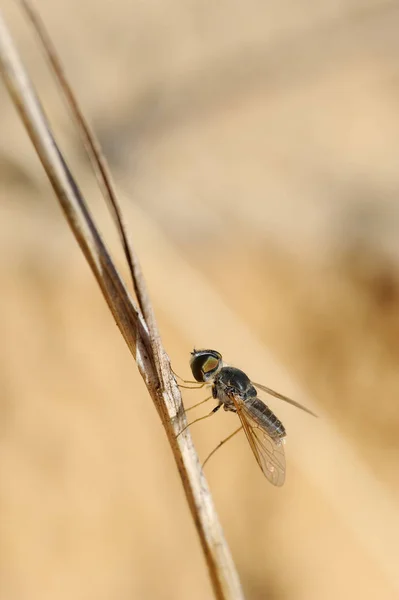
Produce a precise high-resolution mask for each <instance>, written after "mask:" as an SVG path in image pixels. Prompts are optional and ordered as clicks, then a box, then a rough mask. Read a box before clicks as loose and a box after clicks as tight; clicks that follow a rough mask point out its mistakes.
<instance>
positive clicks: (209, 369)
mask: <svg viewBox="0 0 399 600" xmlns="http://www.w3.org/2000/svg"><path fill="white" fill-rule="evenodd" d="M190 367H191V371H192V373H193V376H194V379H195V380H196V381H199V382H201V383H204V382H209V381H212V380H213V379H214V378H215V377H216V375H217V374H218V373H219V371H220V370H221V368H222V367H223V360H222V355H221V354H220V352H217V351H216V350H195V349H194V350H193V351H192V352H191V359H190Z"/></svg>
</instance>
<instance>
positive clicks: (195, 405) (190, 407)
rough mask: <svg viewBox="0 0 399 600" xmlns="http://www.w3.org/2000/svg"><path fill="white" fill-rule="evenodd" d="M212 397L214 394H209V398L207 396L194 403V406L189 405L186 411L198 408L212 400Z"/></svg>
mask: <svg viewBox="0 0 399 600" xmlns="http://www.w3.org/2000/svg"><path fill="white" fill-rule="evenodd" d="M212 398H213V396H208V398H205V400H201V402H197V404H194V406H189V407H188V408H186V409H185V410H186V412H188V411H189V410H192V409H193V408H197V406H200V405H201V404H204V403H205V402H208V401H209V400H212Z"/></svg>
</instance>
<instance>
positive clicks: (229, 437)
mask: <svg viewBox="0 0 399 600" xmlns="http://www.w3.org/2000/svg"><path fill="white" fill-rule="evenodd" d="M241 429H242V425H241V427H239V428H238V429H236V430H235V431H233V433H230V435H229V436H228V437H227V438H225V439H224V440H222V441H221V442H220V444H218V445H217V446H216V448H214V449H213V450H212V452H211V453H210V454H208V456H207V458H206V459H205V460H204V462H203V464H202V468H204V467H205V465H206V463H207V462H208V460H209V459H210V458H211V456H213V455H214V454H215V452H216V450H219V448H221V447H222V446H223V444H225V443H226V442H228V441H229V440H231V438H232V437H233V436H234V435H235V434H236V433H238V432H239V431H241Z"/></svg>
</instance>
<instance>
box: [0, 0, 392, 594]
mask: <svg viewBox="0 0 399 600" xmlns="http://www.w3.org/2000/svg"><path fill="white" fill-rule="evenodd" d="M2 4H3V5H4V6H3V8H4V11H5V15H6V17H7V20H8V23H9V25H10V26H11V27H12V31H13V32H14V34H15V36H16V39H17V40H18V43H19V48H20V50H21V52H22V53H23V57H24V59H25V61H26V63H27V65H28V67H29V69H30V72H31V75H32V77H33V79H34V81H35V83H36V85H37V87H38V90H39V93H40V96H41V98H42V101H43V103H44V105H45V107H46V109H47V110H48V112H49V115H50V117H51V119H52V121H53V123H54V126H55V127H56V131H57V133H58V135H59V136H60V140H62V143H63V147H64V148H65V150H66V152H67V155H68V157H69V160H70V164H71V166H72V168H73V169H74V172H75V174H76V176H78V177H79V181H80V183H81V185H82V188H83V190H84V191H85V193H86V196H87V198H88V199H89V200H90V203H91V206H92V209H93V211H94V212H95V214H96V216H97V217H98V218H99V220H100V223H101V228H102V231H103V233H104V236H105V237H106V239H107V240H109V241H110V243H112V245H113V248H115V249H116V248H117V242H116V236H115V234H114V232H113V229H112V225H111V224H110V220H109V218H108V216H107V215H106V211H105V209H104V207H103V205H102V202H101V199H100V194H99V191H98V190H97V188H96V186H95V183H94V181H93V178H92V176H91V174H90V170H89V168H88V164H87V160H86V158H85V157H84V153H83V150H82V148H81V146H80V143H79V141H78V140H77V138H76V134H75V132H74V131H73V128H72V126H71V124H70V121H69V119H68V116H67V114H66V112H65V109H64V107H63V105H62V103H61V102H60V100H59V98H58V95H57V90H56V89H55V86H54V84H53V82H52V80H51V78H50V76H49V74H48V71H47V69H46V67H45V65H44V64H43V61H42V57H41V53H40V51H39V50H38V48H37V45H36V42H35V39H34V36H33V35H32V33H31V32H30V30H29V28H28V27H27V25H26V23H25V22H24V20H23V19H22V18H21V15H20V13H18V11H16V10H15V7H14V6H13V3H10V2H4V3H2ZM36 6H37V8H38V9H39V10H40V12H41V15H42V17H43V18H44V20H45V23H46V25H47V27H48V29H49V31H50V32H51V35H52V37H53V40H54V41H55V42H56V45H57V47H58V49H59V52H60V55H61V57H62V59H63V61H64V64H65V67H66V70H67V73H68V75H69V76H70V79H71V81H72V83H73V85H74V87H75V91H76V92H77V94H78V97H79V98H80V100H81V102H82V106H83V108H84V111H85V113H86V115H87V116H88V117H89V119H90V120H91V122H92V124H93V125H94V128H95V130H96V132H97V133H98V135H99V137H100V139H101V142H102V144H103V147H104V151H105V153H106V155H107V157H108V159H109V161H110V165H111V168H112V171H113V173H114V176H115V179H116V181H117V184H118V187H119V189H120V191H121V195H122V199H123V207H124V211H125V214H126V218H127V220H128V222H129V228H130V231H131V237H132V239H133V241H134V243H135V246H136V248H137V250H138V252H139V255H140V257H141V260H142V264H143V268H144V271H145V273H146V276H147V281H148V285H149V287H150V290H151V292H152V297H153V301H154V306H155V308H156V312H157V318H158V321H159V325H160V329H161V332H162V335H163V338H164V342H165V346H166V348H167V350H168V351H169V353H170V356H171V358H172V363H173V367H174V368H175V370H176V371H177V372H178V373H179V374H180V375H181V376H183V377H189V376H190V373H189V367H188V359H189V353H190V351H191V350H192V348H193V346H196V347H214V348H216V349H218V350H219V351H221V352H222V353H223V355H224V357H225V359H226V360H227V361H229V362H231V363H232V364H234V365H236V366H238V367H241V368H243V369H244V370H246V372H247V373H248V374H249V375H250V376H251V377H253V379H255V380H258V381H261V382H264V383H265V384H266V385H269V386H271V387H274V388H277V389H278V390H280V391H281V392H283V393H286V394H289V395H291V396H294V397H295V398H296V399H298V400H300V401H301V402H303V403H305V404H307V405H308V406H309V407H311V408H313V409H314V410H316V411H317V412H318V413H319V414H320V416H321V418H320V419H318V420H317V421H316V420H313V419H311V418H310V417H307V416H306V415H305V414H303V413H300V412H299V411H296V410H295V409H293V408H291V407H287V406H282V405H281V403H278V401H270V405H271V406H272V408H273V409H274V410H275V411H276V413H277V414H278V415H279V416H280V417H281V418H282V420H283V421H284V424H285V426H286V428H287V431H288V440H287V445H286V454H287V480H286V484H285V486H284V487H283V488H282V489H274V488H273V487H272V486H271V485H269V484H268V482H267V481H266V480H265V479H264V478H263V477H262V475H261V473H260V471H259V469H258V467H257V465H256V462H255V460H254V459H253V457H252V455H251V452H250V449H249V447H248V446H247V444H246V440H245V438H244V437H243V436H242V437H241V438H240V437H239V436H238V437H237V438H235V439H234V440H233V441H231V443H230V444H229V445H228V446H226V447H225V448H223V449H221V450H220V452H218V453H217V455H216V456H215V457H214V458H213V459H212V461H211V462H210V463H209V467H207V474H208V477H209V482H210V485H211V488H212V491H213V493H214V498H215V502H216V505H217V508H218V511H219V514H220V517H221V520H222V523H223V526H224V528H225V533H226V537H227V539H228V541H229V544H230V546H231V549H232V553H233V555H234V558H235V561H236V564H237V567H238V570H239V573H240V576H241V579H242V583H243V586H244V590H245V593H246V597H247V598H248V599H250V600H263V599H265V600H266V599H267V600H269V599H272V600H277V599H278V600H280V599H281V600H305V599H306V600H330V599H331V600H332V599H336V598H340V599H344V600H346V599H353V598H362V599H366V600H371V599H376V598H378V599H384V600H388V599H394V598H399V566H398V565H399V503H398V500H399V471H398V466H397V465H398V459H399V373H398V364H399V337H398V334H399V312H398V309H399V276H398V267H399V244H398V231H399V202H398V191H399V169H398V167H399V108H398V107H399V36H398V31H399V9H398V8H399V7H398V4H397V3H395V2H377V1H376V2H372V1H371V0H370V1H368V2H366V1H364V0H350V1H347V2H336V1H333V0H330V1H329V0H323V1H322V2H318V3H315V2H310V1H306V0H301V1H299V0H295V1H290V0H280V1H279V2H264V1H260V0H249V1H247V2H231V1H230V2H227V1H223V0H221V1H220V2H217V3H215V2H210V1H208V2H203V1H195V0H193V1H190V2H180V1H178V0H164V1H162V2H161V1H153V2H135V1H132V2H127V1H126V0H114V1H113V2H105V1H104V0H103V1H100V2H99V1H98V0H97V1H96V2H94V1H93V0H86V2H82V1H77V0H68V1H66V0H57V1H55V0H37V2H36ZM0 106H1V110H0V130H1V135H0V211H1V214H0V248H1V252H0V291H1V295H0V303H1V304H0V305H1V311H0V334H1V340H2V343H1V344H0V390H1V393H0V598H1V600H28V599H29V600H36V599H37V600H39V599H40V600H47V599H50V598H51V599H52V600H64V599H70V598H75V599H84V600H94V599H95V600H108V599H111V598H112V599H116V598H118V599H119V600H127V599H131V598H138V599H152V598H154V599H179V598H193V599H203V598H211V597H212V591H211V588H210V585H209V582H208V577H207V572H206V568H205V565H204V561H203V559H202V555H201V552H200V548H199V543H198V540H197V537H196V532H195V529H194V526H193V523H192V521H191V518H190V515H189V512H188V508H187V506H186V503H185V498H184V496H183V492H182V489H181V486H180V482H179V479H178V476H177V474H176V470H175V468H174V464H173V460H172V457H171V453H170V451H169V449H168V446H167V444H166V442H165V436H164V434H163V431H162V428H161V426H160V423H159V421H158V418H157V415H156V412H155V410H154V409H153V407H152V405H151V402H150V400H149V397H148V395H147V393H146V390H145V388H144V386H143V383H142V381H141V380H140V377H139V376H138V374H137V370H136V366H135V364H134V362H133V359H132V358H131V357H130V355H129V353H128V350H127V349H126V347H125V346H124V343H123V340H122V338H121V337H120V335H119V332H118V330H117V329H116V327H115V325H114V323H113V322H112V319H111V317H110V315H109V314H108V311H107V309H106V306H105V303H104V302H103V300H102V297H101V295H100V292H99V290H98V289H97V286H96V284H95V282H94V280H93V277H92V276H91V274H90V272H89V269H88V267H87V266H86V264H85V262H84V259H83V258H82V256H81V254H80V251H79V250H78V248H77V245H76V243H75V241H74V239H73V237H72V235H71V234H70V232H69V230H68V227H67V225H66V222H65V220H64V218H63V216H62V214H61V212H60V210H59V208H58V206H57V204H56V201H55V198H54V196H53V194H52V191H51V189H50V187H49V184H48V183H47V181H46V179H45V176H44V175H43V172H42V169H41V166H40V164H39V163H38V160H37V158H36V157H35V155H34V152H33V149H32V147H31V145H30V143H29V141H28V139H27V136H26V134H25V132H24V131H23V129H22V126H21V125H20V123H19V121H18V119H17V117H16V113H15V110H14V108H13V107H12V106H11V102H10V100H9V98H8V96H7V94H6V91H5V89H4V88H3V87H2V88H1V89H0ZM116 251H117V253H118V252H119V254H118V256H119V258H120V261H121V262H120V264H121V266H122V265H123V262H122V258H121V254H120V251H118V250H116ZM125 272H126V271H125ZM202 397H203V396H202V392H192V391H187V392H185V393H184V398H185V401H186V404H187V405H190V404H193V403H195V402H198V401H199V400H200V399H201V398H202ZM202 408H203V407H202ZM202 408H199V409H198V412H197V413H196V415H200V414H204V413H205V411H206V408H205V409H204V411H202ZM192 414H193V413H191V415H192ZM191 415H190V416H191ZM235 427H236V418H235V416H234V415H231V414H226V413H223V414H222V413H218V415H217V416H215V417H214V419H211V420H210V421H208V422H205V423H202V424H198V425H196V426H194V427H193V429H192V431H193V435H194V438H195V441H196V443H197V446H198V450H199V453H200V455H201V456H202V457H205V456H206V455H207V453H208V452H209V451H210V450H211V449H212V448H213V447H214V446H215V445H216V444H217V443H218V442H219V441H220V440H221V439H222V438H223V436H224V435H227V434H228V433H229V432H231V431H232V430H233V429H234V428H235Z"/></svg>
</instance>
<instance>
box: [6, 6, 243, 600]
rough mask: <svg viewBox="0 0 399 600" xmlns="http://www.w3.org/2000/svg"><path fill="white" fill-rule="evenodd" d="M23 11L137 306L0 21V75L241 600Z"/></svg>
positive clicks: (223, 574) (175, 391)
mask: <svg viewBox="0 0 399 600" xmlns="http://www.w3.org/2000/svg"><path fill="white" fill-rule="evenodd" d="M22 4H23V6H24V8H25V10H26V11H27V13H28V15H29V17H30V19H31V21H32V23H33V24H34V26H35V28H36V31H37V33H38V34H39V37H40V39H41V41H42V43H43V46H44V49H45V52H46V54H47V57H48V59H49V61H50V64H51V65H52V67H53V70H54V72H55V74H56V77H57V79H58V82H59V83H60V85H61V87H62V90H63V93H64V95H65V97H66V99H67V101H68V104H69V106H70V108H71V110H72V112H73V114H74V116H75V119H76V120H77V123H78V126H79V130H80V132H81V134H82V136H83V139H84V142H85V146H86V148H87V150H88V153H89V155H90V158H91V160H92V163H93V164H94V165H95V171H96V175H97V177H98V179H99V181H100V185H101V188H102V191H103V192H104V195H105V197H106V198H107V202H108V203H109V204H110V206H111V208H112V212H113V216H114V219H115V221H116V223H117V226H118V230H119V234H120V237H121V239H122V242H123V246H124V250H125V254H126V257H127V260H128V263H129V266H130V269H131V273H132V277H133V282H134V287H135V292H136V295H137V299H138V305H139V306H136V304H135V302H134V301H133V299H132V298H131V297H130V295H129V293H128V291H127V288H126V286H125V284H124V282H123V280H122V278H121V276H120V275H119V273H118V270H117V269H116V267H115V265H114V262H113V260H112V258H111V256H110V254H109V252H108V250H107V247H106V245H105V243H104V242H103V240H102V238H101V236H100V234H99V232H98V229H97V227H96V224H95V222H94V221H93V219H92V217H91V215H90V212H89V210H88V208H87V205H86V203H85V200H84V198H83V196H82V194H81V193H80V191H79V187H78V185H77V183H76V181H75V179H74V177H73V175H72V173H71V172H70V170H69V168H68V166H67V164H66V161H65V159H64V158H63V155H62V152H61V151H60V149H59V147H58V145H57V143H56V141H55V139H54V136H53V134H52V130H51V128H50V125H49V123H48V121H47V119H46V116H45V114H44V111H43V109H42V107H41V105H40V102H39V100H38V97H37V95H36V93H35V91H34V89H33V87H32V85H31V83H30V81H29V78H28V76H27V74H26V72H25V69H24V67H23V64H22V61H21V59H20V57H19V55H18V53H17V50H16V48H15V45H14V43H13V40H12V37H11V35H10V33H9V31H8V29H7V26H6V24H5V23H4V20H3V19H2V16H1V14H0V68H1V72H2V76H3V78H4V81H5V84H6V86H7V88H8V91H9V93H10V95H11V98H12V100H13V102H14V104H15V106H16V108H17V110H18V113H19V115H20V117H21V119H22V121H23V122H24V125H25V127H26V129H27V131H28V134H29V136H30V138H31V141H32V143H33V145H34V147H35V149H36V152H37V154H38V156H39V158H40V160H41V162H42V165H43V167H44V169H45V171H46V173H47V176H48V178H49V180H50V182H51V185H52V186H53V189H54V191H55V194H56V196H57V198H58V200H59V202H60V204H61V207H62V209H63V211H64V214H65V216H66V218H67V220H68V222H69V225H70V227H71V229H72V231H73V233H74V234H75V237H76V239H77V241H78V243H79V245H80V247H81V249H82V251H83V253H84V255H85V257H86V260H87V261H88V263H89V264H90V267H91V269H92V271H93V273H94V275H95V277H96V279H97V282H98V284H99V286H100V288H101V290H102V293H103V295H104V298H105V300H106V302H107V304H108V306H109V308H110V310H111V312H112V314H113V317H114V319H115V321H116V323H117V325H118V327H119V329H120V331H121V333H122V335H123V336H124V338H125V341H126V343H127V345H128V346H129V349H130V351H131V352H132V354H133V356H134V358H135V360H136V362H137V365H138V368H139V371H140V373H141V375H142V377H143V379H144V381H145V383H146V385H147V388H148V391H149V393H150V395H151V398H152V400H153V402H154V404H155V406H156V408H157V411H158V413H159V415H160V417H161V420H162V423H163V425H164V427H165V430H166V433H167V437H168V440H169V443H170V446H171V449H172V452H173V455H174V457H175V461H176V464H177V467H178V469H179V473H180V476H181V480H182V484H183V487H184V491H185V493H186V497H187V500H188V504H189V507H190V510H191V513H192V516H193V519H194V522H195V525H196V528H197V532H198V535H199V537H200V541H201V545H202V548H203V552H204V555H205V559H206V562H207V565H208V569H209V574H210V577H211V581H212V585H213V589H214V592H215V596H216V597H217V598H220V599H239V598H242V597H243V594H242V590H241V586H240V582H239V578H238V575H237V572H236V569H235V566H234V563H233V560H232V557H231V554H230V551H229V548H228V546H227V544H226V541H225V538H224V535H223V531H222V528H221V525H220V522H219V519H218V516H217V513H216V510H215V507H214V504H213V501H212V497H211V494H210V491H209V488H208V485H207V482H206V480H205V477H204V474H203V472H202V470H201V468H200V464H199V460H198V456H197V453H196V451H195V448H194V446H193V443H192V439H191V436H190V433H189V432H188V431H187V430H186V431H185V433H184V434H183V435H180V436H179V437H177V434H178V432H179V431H180V430H181V429H182V428H183V427H184V426H185V425H186V423H187V421H186V417H185V413H184V409H183V406H182V401H181V394H180V391H179V388H178V386H177V384H176V380H175V378H174V376H173V374H172V372H171V369H170V363H169V358H168V356H167V354H166V352H165V351H164V349H163V346H162V343H161V340H160V338H159V334H158V330H157V326H156V322H155V318H154V316H153V311H152V306H151V302H150V299H149V297H148V294H147V291H146V288H145V285H144V279H143V277H142V275H141V271H140V268H139V262H138V259H137V256H136V254H135V252H134V250H133V249H132V248H131V247H130V246H129V244H128V241H127V235H126V231H125V228H124V225H123V221H122V217H121V211H120V209H119V207H118V204H117V199H116V195H115V192H114V188H113V184H112V180H111V177H110V174H109V172H108V168H107V165H106V162H105V160H104V158H103V156H102V154H101V151H100V148H99V145H98V143H97V141H96V139H95V137H94V136H93V134H92V133H91V132H90V129H89V127H88V125H87V123H86V122H85V120H84V118H83V115H82V113H81V111H80V109H79V107H78V104H77V102H76V99H75V97H74V95H73V93H72V90H71V88H70V86H69V85H68V83H67V81H66V78H65V76H64V74H63V71H62V68H61V65H60V63H59V60H58V59H57V57H56V53H55V50H54V47H53V46H52V44H51V42H50V40H49V38H48V36H47V34H46V32H45V30H44V28H43V26H42V25H41V23H40V21H39V20H38V18H37V16H36V15H35V13H34V12H33V10H32V8H31V7H30V6H29V5H28V4H27V3H26V2H22Z"/></svg>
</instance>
